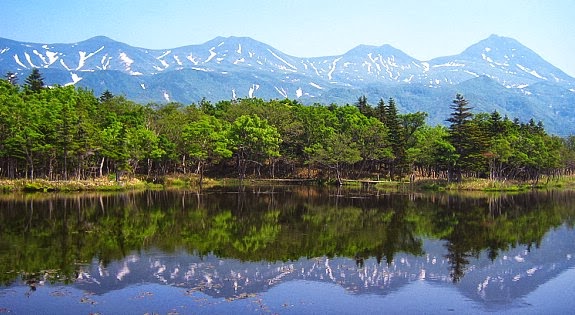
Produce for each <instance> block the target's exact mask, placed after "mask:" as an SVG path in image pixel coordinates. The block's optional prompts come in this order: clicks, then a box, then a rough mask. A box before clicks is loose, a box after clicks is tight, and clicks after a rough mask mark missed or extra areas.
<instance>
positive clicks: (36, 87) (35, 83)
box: [24, 68, 44, 92]
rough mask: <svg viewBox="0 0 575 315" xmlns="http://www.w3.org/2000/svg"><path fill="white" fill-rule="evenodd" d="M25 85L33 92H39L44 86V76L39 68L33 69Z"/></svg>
mask: <svg viewBox="0 0 575 315" xmlns="http://www.w3.org/2000/svg"><path fill="white" fill-rule="evenodd" d="M24 86H25V87H26V88H28V89H29V90H30V91H32V92H38V91H40V90H41V89H43V88H44V78H43V77H42V74H40V70H38V68H34V69H32V73H30V75H29V76H28V77H27V78H26V81H25V84H24Z"/></svg>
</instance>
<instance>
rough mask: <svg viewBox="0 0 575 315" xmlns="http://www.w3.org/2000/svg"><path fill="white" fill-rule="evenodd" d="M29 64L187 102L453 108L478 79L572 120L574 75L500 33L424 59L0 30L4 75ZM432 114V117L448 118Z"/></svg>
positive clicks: (51, 74)
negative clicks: (158, 44) (23, 36)
mask: <svg viewBox="0 0 575 315" xmlns="http://www.w3.org/2000/svg"><path fill="white" fill-rule="evenodd" d="M33 68H39V69H40V70H41V73H43V75H44V77H45V82H46V83H48V84H60V85H66V84H75V85H78V86H82V87H87V88H90V89H92V90H94V92H95V93H97V94H99V93H102V92H103V91H105V90H110V91H111V92H112V93H114V94H118V95H125V96H126V97H128V98H130V99H133V100H135V101H139V102H166V101H177V102H181V103H184V104H189V103H192V102H197V101H199V100H200V99H202V98H203V97H205V98H207V99H208V100H211V101H219V100H226V99H233V98H245V97H261V98H264V99H270V98H291V99H298V100H300V101H301V102H303V103H312V102H320V103H332V102H335V103H353V102H355V101H356V100H357V98H358V97H359V96H361V95H366V96H367V97H368V99H369V100H370V101H371V102H372V103H376V102H377V101H378V99H379V98H384V99H387V98H389V97H394V98H396V99H397V100H398V106H399V108H400V110H404V111H414V110H424V111H426V112H429V111H430V107H437V106H440V105H441V104H437V103H436V102H437V101H438V100H440V99H441V100H443V101H442V104H446V105H445V106H444V107H446V108H447V107H448V104H449V103H450V100H451V98H452V97H453V96H454V93H457V92H459V91H460V87H465V88H462V89H463V90H465V89H467V90H470V91H472V92H474V89H473V87H469V85H470V84H471V85H473V84H472V83H480V85H481V89H485V88H486V86H490V88H489V89H487V90H483V91H482V93H483V94H482V95H481V96H482V97H481V98H480V99H478V101H479V102H480V104H476V105H479V107H480V108H482V109H483V107H485V110H490V109H492V108H495V106H502V107H501V108H497V109H498V110H500V111H502V112H503V113H505V114H508V115H509V116H512V117H519V118H521V119H523V118H526V119H529V118H535V119H536V120H538V119H541V120H543V121H544V122H545V124H546V126H548V127H549V126H550V127H551V128H550V129H551V130H555V131H558V130H561V131H562V132H565V128H563V127H560V126H558V125H566V124H572V123H573V122H575V115H574V114H573V113H572V112H573V111H572V110H571V109H572V107H573V105H575V78H573V77H570V76H569V75H567V74H565V73H564V72H563V71H561V70H560V69H558V68H557V67H555V66H553V65H552V64H550V63H548V62H547V61H545V60H544V59H543V58H541V57H540V56H538V55H537V54H536V53H535V52H533V51H532V50H530V49H529V48H527V47H525V46H523V45H522V44H520V43H519V42H517V41H516V40H514V39H511V38H506V37H500V36H496V35H492V36H490V37H489V38H487V39H485V40H482V41H480V42H479V43H477V44H475V45H472V46H471V47H469V48H467V49H466V50H465V51H463V52H462V53H461V54H458V55H455V56H446V57H438V58H435V59H432V60H427V61H421V60H417V59H415V58H413V57H411V56H409V55H407V54H405V53H404V52H402V51H401V50H399V49H396V48H394V47H392V46H389V45H383V46H379V47H377V46H366V45H360V46H358V47H355V48H353V49H351V50H350V51H348V52H347V53H345V54H343V55H339V56H327V57H314V58H300V57H294V56H290V55H287V54H285V53H283V52H281V51H279V50H277V49H275V48H273V47H271V46H269V45H266V44H264V43H261V42H258V41H256V40H253V39H251V38H247V37H227V38H224V37H217V38H214V39H212V40H210V41H208V42H206V43H203V44H200V45H190V46H184V47H177V48H172V49H161V50H153V49H146V48H138V47H132V46H129V45H127V44H124V43H121V42H117V41H114V40H112V39H110V38H107V37H103V36H98V37H94V38H90V39H88V40H86V41H82V42H78V43H74V44H44V43H24V42H17V41H13V40H9V39H2V38H0V71H1V72H2V73H7V72H15V73H17V75H18V76H19V77H20V78H25V77H26V76H27V75H28V74H29V73H30V71H31V69H33ZM481 78H483V79H481ZM475 79H480V80H475ZM469 80H471V81H469ZM484 80H491V81H493V82H494V83H496V84H495V85H490V84H485V82H484ZM23 81H24V80H23V79H22V80H20V82H23ZM466 81H469V82H467V83H465V82H466ZM460 84H464V86H459V85H460ZM546 91H549V92H546ZM551 91H552V92H551ZM550 93H553V95H551V94H550ZM557 93H559V94H560V96H558V95H557ZM510 98H511V99H513V100H510ZM468 99H469V100H470V101H471V103H472V104H473V102H474V101H475V100H474V99H473V98H469V97H468ZM434 102H435V103H434ZM506 102H512V103H514V104H515V103H517V102H519V103H523V104H525V105H524V107H525V108H527V110H526V111H522V110H520V108H509V107H508V106H504V103H506ZM515 107H518V106H515ZM531 107H532V108H531ZM437 112H443V110H439V111H437ZM525 113H533V114H535V115H536V117H532V116H529V117H525V116H526V114H525ZM430 114H431V115H430V119H431V121H432V122H441V121H444V119H445V117H439V116H438V117H435V116H434V115H433V114H434V113H430ZM568 132H575V129H574V130H569V131H568Z"/></svg>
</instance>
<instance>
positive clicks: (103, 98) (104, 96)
mask: <svg viewBox="0 0 575 315" xmlns="http://www.w3.org/2000/svg"><path fill="white" fill-rule="evenodd" d="M113 98H114V94H112V92H110V91H109V90H106V91H104V93H102V95H100V103H105V102H107V101H110V100H111V99H113Z"/></svg>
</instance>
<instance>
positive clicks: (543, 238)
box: [0, 186, 575, 314]
mask: <svg viewBox="0 0 575 315" xmlns="http://www.w3.org/2000/svg"><path fill="white" fill-rule="evenodd" d="M574 225H575V192H572V191H538V192H529V193H523V194H461V193H460V194H448V193H410V192H405V193H398V192H396V193H385V192H380V191H376V190H371V189H351V188H347V189H336V188H318V187H305V186H270V187H239V188H238V187H231V188H214V189H210V190H205V191H202V193H197V192H190V191H177V190H176V191H141V192H128V193H90V194H80V193H77V194H47V193H43V194H5V195H0V313H10V314H61V313H71V314H227V313H236V314H269V313H272V314H314V313H315V314H317V313H332V314H352V313H353V314H357V313H367V314H372V313H388V314H389V313H407V314H413V313H415V314H417V313H428V314H429V313H432V314H444V313H451V314H460V313H466V314H470V313H471V314H473V313H485V312H497V313H509V314H519V313H520V314H526V313H527V314H529V313H534V314H541V313H566V312H571V311H572V310H573V309H575V299H574V297H575V231H574V230H573V227H574Z"/></svg>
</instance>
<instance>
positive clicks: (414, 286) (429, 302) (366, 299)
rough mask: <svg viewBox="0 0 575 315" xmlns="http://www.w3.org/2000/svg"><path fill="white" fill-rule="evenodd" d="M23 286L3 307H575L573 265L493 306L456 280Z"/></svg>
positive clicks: (530, 310) (216, 310) (532, 310)
mask: <svg viewBox="0 0 575 315" xmlns="http://www.w3.org/2000/svg"><path fill="white" fill-rule="evenodd" d="M26 291H27V288H26V287H24V286H18V287H15V288H11V289H10V290H4V291H3V293H2V294H1V295H0V305H2V306H1V307H0V309H3V310H6V311H10V312H13V313H16V314H31V313H35V314H45V313H52V312H57V313H60V312H64V313H76V314H80V313H82V314H88V313H95V312H98V313H101V314H145V313H150V314H153V313H159V314H168V313H171V314H190V313H193V314H230V313H237V314H248V313H249V314H264V313H279V314H319V313H323V314H326V313H330V314H374V313H386V314H398V313H401V314H419V313H423V312H424V313H428V314H429V313H432V314H444V313H452V314H462V313H465V314H473V313H482V312H487V311H488V312H497V313H515V314H549V313H553V314H558V313H563V314H566V313H569V312H571V311H572V310H573V309H574V307H575V300H574V299H573V292H575V269H569V270H567V271H565V272H564V273H562V274H561V275H560V276H558V277H556V278H553V279H551V280H550V281H548V282H547V283H545V284H543V285H541V286H540V287H538V288H536V289H535V291H533V292H532V293H531V294H529V295H527V296H526V297H524V298H521V299H519V300H517V301H513V302H512V305H491V306H490V307H489V308H485V306H483V305H481V303H478V302H477V301H471V300H469V299H467V298H466V297H465V296H463V295H462V294H461V292H460V291H459V290H458V289H457V288H456V287H454V286H449V285H437V284H436V283H433V282H428V281H413V282H410V283H409V284H407V285H405V286H404V287H403V288H402V289H401V290H399V291H396V292H393V293H391V294H388V295H384V296H381V295H377V294H364V295H357V294H353V293H350V292H348V291H346V290H345V289H343V288H342V287H341V286H339V285H337V284H334V283H325V282H315V281H306V280H296V281H289V282H286V283H281V284H279V285H277V286H275V287H273V288H271V289H270V290H268V291H266V292H262V293H258V294H254V295H245V296H239V297H237V298H227V299H226V298H223V297H220V298H214V297H211V296H209V295H207V294H204V293H202V292H198V291H196V292H190V291H189V290H187V289H185V288H179V287H174V286H165V285H160V284H143V285H131V286H129V287H126V288H124V289H121V290H117V291H110V292H107V293H105V294H103V295H92V294H89V293H86V292H84V291H82V290H79V289H77V288H66V287H62V286H54V287H52V286H47V287H44V288H43V289H41V290H40V289H39V290H38V291H37V292H35V293H34V294H32V295H30V296H29V297H28V298H25V299H22V298H21V297H22V296H23V295H25V294H26Z"/></svg>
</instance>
